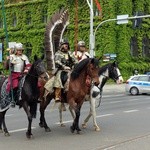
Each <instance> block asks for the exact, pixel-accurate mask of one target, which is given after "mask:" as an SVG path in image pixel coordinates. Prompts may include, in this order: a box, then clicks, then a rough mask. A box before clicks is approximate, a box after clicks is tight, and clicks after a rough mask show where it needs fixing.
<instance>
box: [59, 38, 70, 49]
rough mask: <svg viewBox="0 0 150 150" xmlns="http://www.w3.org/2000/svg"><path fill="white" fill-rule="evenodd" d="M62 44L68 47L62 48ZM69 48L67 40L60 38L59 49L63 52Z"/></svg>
mask: <svg viewBox="0 0 150 150" xmlns="http://www.w3.org/2000/svg"><path fill="white" fill-rule="evenodd" d="M64 44H67V45H68V48H67V49H66V48H64ZM69 49H70V46H69V42H68V40H66V39H62V40H61V42H60V50H61V51H64V52H67V51H68V50H69Z"/></svg>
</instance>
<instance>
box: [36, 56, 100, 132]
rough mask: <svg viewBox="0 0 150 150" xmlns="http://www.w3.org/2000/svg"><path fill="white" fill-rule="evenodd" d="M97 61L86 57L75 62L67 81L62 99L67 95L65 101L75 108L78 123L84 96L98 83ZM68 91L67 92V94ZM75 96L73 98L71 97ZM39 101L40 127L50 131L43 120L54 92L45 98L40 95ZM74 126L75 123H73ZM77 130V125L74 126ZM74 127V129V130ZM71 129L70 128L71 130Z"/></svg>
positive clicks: (76, 122)
mask: <svg viewBox="0 0 150 150" xmlns="http://www.w3.org/2000/svg"><path fill="white" fill-rule="evenodd" d="M98 70H99V61H98V60H97V59H95V58H88V59H85V60H83V61H81V62H80V63H79V64H77V65H76V66H75V68H74V70H73V72H72V73H71V77H70V82H69V91H67V92H66V93H64V95H62V96H63V99H66V98H67V97H68V101H66V102H67V103H69V104H70V106H71V107H72V108H73V109H75V112H76V119H75V121H74V122H75V123H74V124H77V125H78V120H79V114H80V109H81V106H82V104H83V101H84V97H85V95H86V94H87V93H89V91H90V88H91V86H92V85H93V84H98V83H99V78H98ZM68 93H69V94H68ZM74 96H75V99H74V98H72V97H74ZM41 98H42V101H41V103H40V123H39V126H40V127H44V128H45V131H46V132H49V131H51V130H50V128H49V127H48V125H47V123H46V120H45V109H46V107H47V105H48V104H49V103H50V102H51V100H52V99H54V92H52V93H50V94H48V95H47V96H46V97H45V98H44V97H41ZM75 126H76V125H75ZM75 129H77V131H78V132H79V127H78V126H77V127H75ZM75 129H74V130H75ZM71 131H72V130H71Z"/></svg>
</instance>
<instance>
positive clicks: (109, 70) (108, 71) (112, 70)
mask: <svg viewBox="0 0 150 150" xmlns="http://www.w3.org/2000/svg"><path fill="white" fill-rule="evenodd" d="M109 78H111V79H112V80H114V82H116V83H117V84H120V83H122V82H123V77H122V75H121V73H120V70H119V68H118V64H117V63H116V62H115V61H114V62H113V63H108V64H106V65H105V66H102V67H101V68H100V70H99V82H100V84H99V85H98V86H93V87H92V88H91V91H90V99H89V102H90V112H89V115H88V116H87V117H86V119H85V120H84V122H83V124H82V127H83V128H86V126H87V122H88V121H89V119H90V117H91V116H93V126H94V128H95V131H100V128H99V126H98V125H97V122H96V110H95V108H96V101H99V104H98V106H100V102H101V98H102V91H103V87H104V85H105V83H106V82H107V81H108V79H109Z"/></svg>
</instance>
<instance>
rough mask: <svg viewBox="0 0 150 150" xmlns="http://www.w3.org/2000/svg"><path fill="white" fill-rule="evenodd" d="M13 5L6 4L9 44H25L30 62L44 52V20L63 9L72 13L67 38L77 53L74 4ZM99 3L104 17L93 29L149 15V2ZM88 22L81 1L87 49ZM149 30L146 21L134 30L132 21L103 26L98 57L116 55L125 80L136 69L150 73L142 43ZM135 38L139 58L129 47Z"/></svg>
mask: <svg viewBox="0 0 150 150" xmlns="http://www.w3.org/2000/svg"><path fill="white" fill-rule="evenodd" d="M20 1H21V0H20ZM93 1H94V0H93ZM10 2H11V1H10V0H7V1H5V11H6V20H7V26H8V35H9V41H16V42H22V43H23V44H24V45H25V46H26V47H27V51H26V52H27V54H29V56H30V59H31V60H32V58H33V56H34V54H35V53H36V54H38V55H42V53H43V52H44V45H43V40H44V32H45V24H46V22H44V21H43V17H44V16H46V15H47V18H48V20H49V19H50V18H51V15H52V14H53V13H54V12H55V11H57V10H58V9H60V8H62V7H66V8H68V9H69V13H70V25H69V26H68V28H67V31H66V33H65V37H67V38H68V39H69V42H70V45H71V49H72V50H73V49H74V36H75V8H76V7H75V6H76V5H75V0H57V1H56V0H55V1H54V0H34V1H29V0H22V2H20V3H18V2H17V3H15V0H14V1H13V3H11V4H10ZM99 2H100V4H101V7H102V16H95V17H94V29H95V28H96V27H97V25H98V24H99V23H100V22H102V21H104V20H107V19H113V18H116V16H117V15H122V14H129V16H133V15H134V14H135V12H137V11H141V12H143V13H144V14H150V3H149V0H140V1H139V0H99ZM95 8H96V6H94V13H95V11H96V9H95ZM15 15H16V20H17V23H16V26H13V19H14V16H15ZM0 18H2V13H0ZM0 20H1V19H0ZM89 22H90V13H89V7H88V5H87V2H86V0H78V40H84V41H85V42H86V44H87V47H88V45H89V34H90V23H89ZM149 28H150V18H145V19H143V22H142V26H141V27H140V28H133V23H132V21H131V20H129V23H128V24H122V25H117V24H116V22H115V21H114V22H113V21H112V22H107V23H104V24H103V25H102V26H101V27H100V28H99V29H98V30H97V32H96V48H95V52H96V56H98V57H100V56H102V55H103V54H105V53H116V54H117V61H118V62H119V67H120V69H121V72H122V74H123V76H124V77H125V78H128V77H129V76H130V75H131V74H132V70H133V69H135V68H136V69H138V70H139V71H140V73H143V72H144V71H146V70H147V71H148V70H149V68H150V64H149V62H150V58H149V57H148V58H145V57H143V50H142V47H143V44H142V40H143V37H144V36H145V35H146V36H147V37H148V38H149V39H150V32H149ZM133 36H134V37H136V38H137V42H138V46H137V47H138V55H137V56H136V57H133V56H132V55H131V48H130V47H131V38H132V37H133ZM4 37H5V32H4V29H3V28H0V39H3V38H4ZM5 45H6V43H5ZM5 49H6V46H5ZM149 51H150V48H149ZM101 63H102V62H101Z"/></svg>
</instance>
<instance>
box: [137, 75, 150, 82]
mask: <svg viewBox="0 0 150 150" xmlns="http://www.w3.org/2000/svg"><path fill="white" fill-rule="evenodd" d="M148 80H149V76H140V77H139V81H148Z"/></svg>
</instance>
